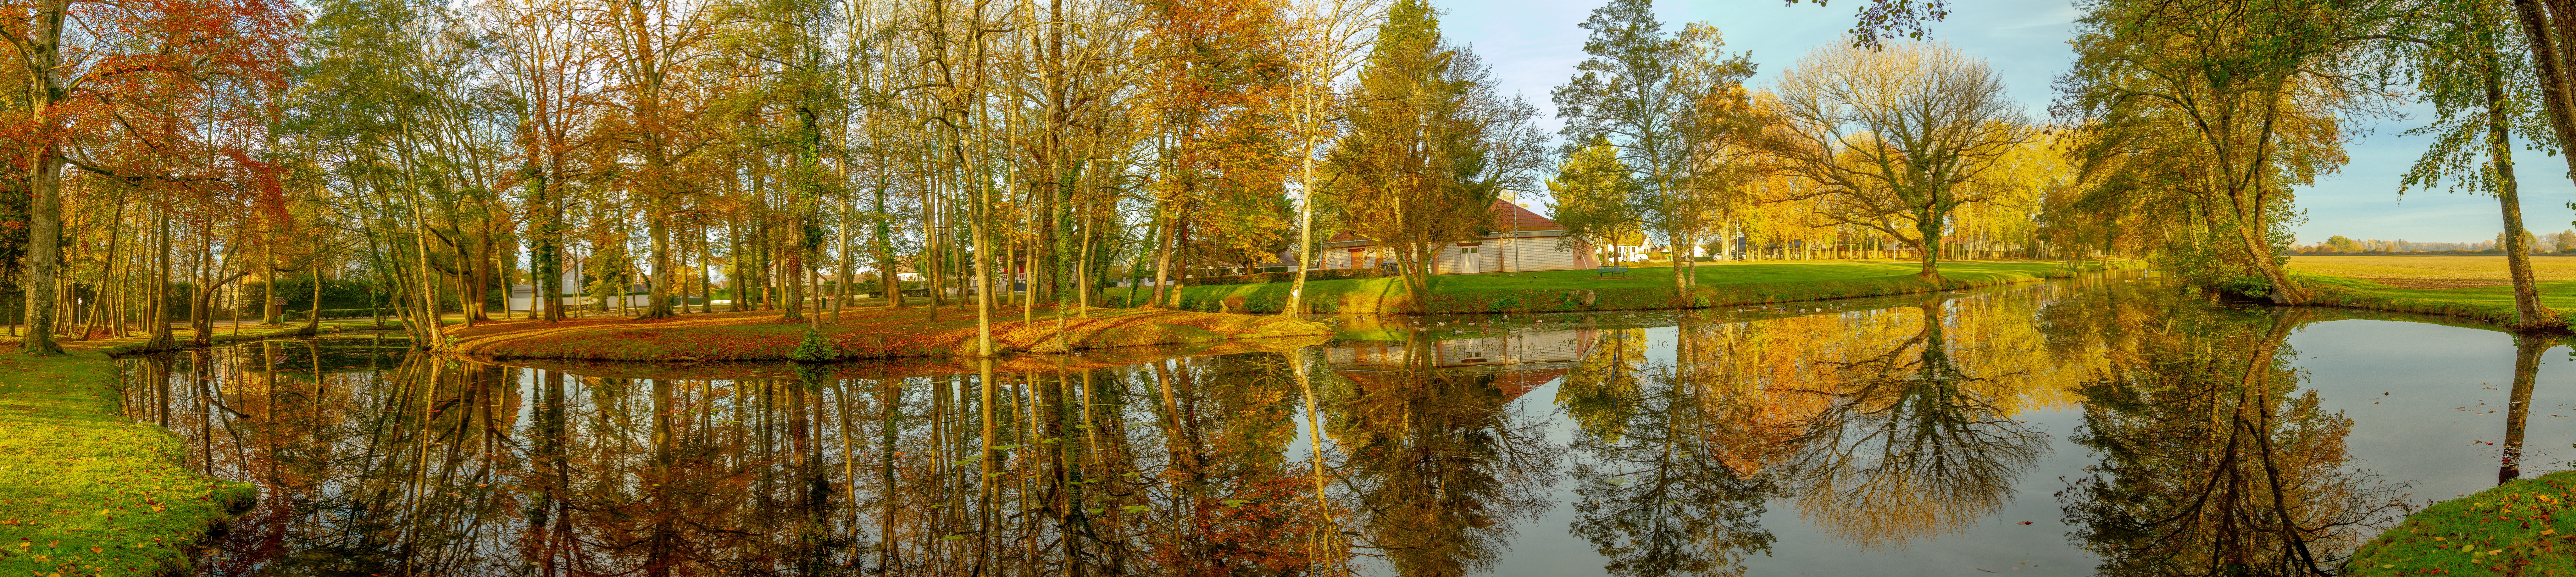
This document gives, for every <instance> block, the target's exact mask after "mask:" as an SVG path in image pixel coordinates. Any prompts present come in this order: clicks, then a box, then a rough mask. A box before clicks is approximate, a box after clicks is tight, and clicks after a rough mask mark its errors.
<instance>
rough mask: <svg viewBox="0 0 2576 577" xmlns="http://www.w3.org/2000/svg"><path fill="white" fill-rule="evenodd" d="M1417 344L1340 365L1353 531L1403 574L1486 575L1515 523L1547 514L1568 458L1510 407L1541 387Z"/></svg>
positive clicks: (1337, 432)
mask: <svg viewBox="0 0 2576 577" xmlns="http://www.w3.org/2000/svg"><path fill="white" fill-rule="evenodd" d="M1410 336H1411V338H1410V339H1408V341H1407V342H1408V343H1409V344H1401V345H1384V346H1376V347H1361V350H1359V351H1355V352H1353V353H1352V354H1351V355H1350V359H1349V360H1348V361H1347V362H1341V363H1336V364H1335V365H1334V371H1333V373H1335V374H1336V376H1338V377H1340V378H1341V380H1342V381H1343V382H1344V383H1346V384H1345V385H1344V386H1346V387H1347V388H1346V389H1345V390H1344V394H1343V398H1344V400H1342V401H1341V402H1339V403H1334V404H1333V405H1332V406H1331V407H1328V409H1327V411H1328V414H1329V415H1331V423H1330V424H1329V425H1328V427H1330V429H1329V434H1330V435H1332V437H1333V442H1334V444H1336V445H1338V446H1341V447H1344V448H1345V449H1346V450H1347V451H1348V457H1347V459H1346V462H1345V463H1344V464H1343V465H1342V466H1341V467H1340V468H1339V474H1340V475H1341V479H1342V481H1343V484H1344V490H1345V491H1346V492H1347V493H1348V494H1349V495H1350V497H1349V498H1350V499H1351V501H1352V504H1353V506H1352V508H1353V514H1352V516H1351V518H1350V520H1349V522H1350V524H1351V525H1353V526H1354V530H1355V531H1356V532H1357V533H1358V535H1359V537H1360V539H1361V540H1362V543H1363V544H1364V546H1365V548H1366V549H1367V550H1369V551H1370V554H1373V555H1380V556H1383V560H1384V562H1385V563H1386V564H1387V565H1389V566H1391V567H1392V569H1393V570H1394V571H1395V572H1396V573H1398V574H1401V575H1408V576H1431V577H1442V576H1453V575H1468V574H1472V573H1477V572H1481V571H1484V570H1486V569H1490V568H1492V566H1493V564H1494V562H1495V560H1497V559H1498V558H1500V557H1501V555H1502V553H1503V552H1504V551H1507V550H1508V549H1509V548H1510V540H1511V538H1512V536H1513V530H1512V524H1513V522H1515V521H1517V520H1521V519H1528V518H1534V516H1535V515H1537V514H1538V513H1540V512H1543V511H1545V510H1546V509H1547V507H1548V505H1549V501H1548V500H1547V497H1548V495H1547V494H1546V489H1547V488H1548V487H1549V486H1550V485H1551V484H1552V483H1553V482H1554V480H1555V474H1556V469H1557V459H1558V458H1559V455H1560V454H1561V453H1562V452H1563V449H1562V448H1560V447H1557V446H1555V445H1554V444H1552V443H1549V442H1548V441H1547V440H1546V439H1545V438H1544V435H1543V432H1542V431H1541V430H1540V429H1539V425H1540V424H1541V422H1540V421H1539V420H1537V419H1533V418H1529V417H1527V416H1524V415H1520V414H1517V413H1516V412H1515V411H1512V410H1510V407H1509V404H1510V402H1511V401H1512V400H1513V399H1514V398H1516V397H1518V396H1520V395H1521V394H1522V393H1524V392H1526V391H1527V390H1528V389H1529V388H1531V387H1533V386H1535V385H1537V384H1540V383H1539V382H1535V381H1538V380H1540V379H1531V378H1529V375H1524V374H1518V373H1515V372H1511V371H1500V370H1486V369H1484V368H1482V367H1466V366H1443V365H1453V364H1457V363H1447V362H1443V361H1444V360H1446V357H1448V356H1455V355H1457V354H1467V353H1454V352H1450V353H1451V354H1444V352H1445V351H1444V349H1443V348H1442V347H1441V346H1439V345H1438V344H1436V343H1433V341H1432V340H1431V339H1430V338H1429V337H1428V336H1427V335H1425V334H1423V333H1422V331H1421V330H1420V329H1416V330H1415V331H1414V334H1412V335H1410ZM1484 352H1485V351H1478V353H1484ZM1472 358H1475V359H1478V360H1479V361H1480V362H1481V360H1482V359H1483V358H1484V357H1483V356H1481V355H1480V356H1476V357H1472Z"/></svg>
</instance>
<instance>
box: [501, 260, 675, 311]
mask: <svg viewBox="0 0 2576 577" xmlns="http://www.w3.org/2000/svg"><path fill="white" fill-rule="evenodd" d="M565 268H566V270H564V272H563V276H562V278H561V279H560V283H561V284H559V285H557V286H556V288H555V293H556V294H560V295H563V306H564V309H565V310H573V309H577V308H580V307H586V306H591V302H590V296H589V295H588V294H586V293H587V291H589V290H590V288H589V287H586V286H583V285H582V282H581V265H580V264H579V263H572V266H569V267H565ZM645 290H650V289H649V288H647V287H646V285H640V284H639V285H633V286H629V287H627V291H628V292H639V291H645ZM536 302H537V285H532V284H514V285H510V295H509V296H508V297H505V298H503V299H501V303H502V306H505V307H508V308H509V310H510V312H517V311H524V310H530V309H532V308H534V307H535V306H536V304H535V303H536ZM651 304H653V295H626V306H627V307H629V308H634V307H643V306H647V305H651ZM608 306H609V307H610V308H615V307H616V306H617V302H616V301H613V300H612V301H609V303H608Z"/></svg>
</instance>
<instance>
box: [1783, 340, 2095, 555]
mask: <svg viewBox="0 0 2576 577" xmlns="http://www.w3.org/2000/svg"><path fill="white" fill-rule="evenodd" d="M1953 304H1954V303H1952V302H1951V299H1948V298H1943V297H1939V296H1933V297H1927V298H1925V299H1923V300H1922V301H1920V302H1918V303H1916V304H1915V305H1914V307H1913V308H1914V309H1915V312H1916V315H1917V316H1916V322H1915V325H1916V326H1917V327H1918V328H1917V329H1916V330H1915V331H1914V334H1913V335H1912V336H1910V337H1907V338H1904V339H1902V340H1895V341H1894V342H1895V343H1896V344H1895V346H1892V347H1888V348H1887V349H1886V350H1884V351H1883V352H1879V353H1877V354H1874V355H1868V356H1864V357H1861V358H1859V359H1857V360H1850V361H1826V362H1823V363H1820V364H1821V365H1822V366H1820V367H1819V369H1820V370H1821V372H1823V373H1824V374H1823V376H1822V377H1821V378H1819V379H1817V384H1818V385H1823V388H1815V389H1806V391H1807V392H1810V393H1813V394H1817V395H1822V396H1825V397H1827V398H1828V399H1829V400H1827V401H1825V405H1824V408H1823V409H1822V410H1820V411H1817V412H1816V413H1814V414H1813V415H1812V416H1811V417H1809V418H1808V419H1807V420H1806V421H1804V422H1801V423H1799V425H1800V428H1802V429H1804V430H1805V434H1803V435H1801V436H1799V437H1797V438H1795V439H1791V440H1790V441H1789V443H1790V444H1791V445H1793V446H1794V447H1795V451H1794V453H1792V455H1791V456H1790V457H1789V458H1788V460H1787V461H1786V462H1785V463H1784V464H1785V466H1784V467H1782V470H1781V473H1780V474H1781V476H1782V478H1783V483H1785V484H1787V485H1788V486H1790V487H1792V490H1793V491H1794V492H1796V493H1797V494H1798V510H1799V513H1800V514H1802V515H1804V516H1806V517H1807V518H1809V519H1814V520H1816V521H1817V522H1818V523H1819V524H1821V525H1822V526H1824V527H1825V528H1827V529H1828V530H1830V531H1832V532H1833V533H1834V534H1835V535H1837V536H1840V537H1842V538H1843V539H1844V540H1847V541H1850V542H1852V543H1855V544H1858V545H1860V546H1862V547H1863V548H1876V547H1897V548H1902V547H1904V546H1905V545H1906V544H1907V543H1909V542H1910V541H1912V540H1914V539H1918V538H1924V537H1930V536H1935V535H1941V534H1947V533H1952V532H1956V531H1959V530H1962V529H1965V528H1967V527H1969V526H1971V525H1974V524H1975V523H1976V521H1977V520H1978V519H1980V518H1982V517H1984V516H1986V515H1987V514H1990V513H1993V512H1994V511H1996V510H1997V509H2001V508H2002V507H2003V506H2004V504H2005V503H2006V502H2007V501H2008V500H2009V499H2010V498H2011V496H2012V486H2013V483H2014V482H2015V481H2018V480H2020V478H2021V473H2022V471H2024V470H2027V469H2029V468H2030V466H2031V464H2032V463H2034V462H2037V461H2038V460H2039V457H2040V455H2041V454H2042V453H2043V452H2044V451H2045V450H2046V449H2047V445H2046V444H2045V437H2044V436H2043V435H2042V434H2041V433H2039V432H2036V431H2033V430H2031V429H2029V428H2027V427H2024V426H2022V424H2021V422H2020V421H2017V420H2014V418H2013V412H2014V411H2013V409H2012V407H2013V406H2014V405H2016V404H2017V403H2015V402H2014V401H2015V399H2016V398H2017V397H2019V396H2020V394H2021V393H2022V392H2023V391H2024V389H2025V387H2026V386H2029V385H2033V384H2034V383H2032V382H2031V381H2030V380H2028V379H2023V378H2022V377H2027V376H2030V375H2032V374H2034V372H2041V371H2044V370H2045V367H2044V366H2020V365H2010V364H1997V363H1994V362H1992V361H1994V360H1997V359H1995V358H1994V357H1993V356H1990V355H1972V356H1970V357H1968V358H1970V359H1973V360H1975V361H1979V362H1977V363H1976V364H1974V365H1968V366H1963V363H1961V362H1959V359H1958V358H1957V357H1954V356H1952V353H1951V349H1952V347H1954V346H1958V345H1957V344H1954V343H1953V342H1952V341H1951V339H1950V338H1947V337H1945V335H1944V331H1945V329H1951V328H1952V327H1953V325H1958V324H1964V325H1967V327H1977V328H1988V329H1991V328H1994V327H1993V325H1994V324H1995V323H1992V322H1981V321H1991V320H1993V319H1965V318H1962V317H1967V316H1976V315H1984V314H2010V313H2009V312H2007V311H1990V310H1975V311H1971V312H1966V313H1961V312H1958V311H1954V310H1952V309H1953V308H1954V307H1953V306H1952V305H1953ZM1966 304H1977V303H1966ZM2014 304H2018V303H2014ZM2011 309H2016V310H2027V309H2022V308H2021V307H2011ZM1963 328H1964V327H1963ZM1971 330H1973V329H1971ZM1975 337H1989V338H1975ZM1961 340H1964V341H1968V342H1969V343H1979V344H1988V345H1991V344H1993V343H1994V342H1995V341H1996V339H1994V338H1991V337H1990V336H1989V335H1974V336H1972V337H1971V338H1963V339H1961ZM1980 352H1985V351H1980ZM2049 384H2053V383H2049Z"/></svg>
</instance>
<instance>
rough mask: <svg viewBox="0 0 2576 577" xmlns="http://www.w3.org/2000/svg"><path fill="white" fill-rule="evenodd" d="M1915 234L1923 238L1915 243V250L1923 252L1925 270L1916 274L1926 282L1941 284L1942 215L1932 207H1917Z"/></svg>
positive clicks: (1915, 212) (1915, 274)
mask: <svg viewBox="0 0 2576 577" xmlns="http://www.w3.org/2000/svg"><path fill="white" fill-rule="evenodd" d="M1914 234H1915V235H1916V237H1917V238H1919V239H1920V240H1921V242H1917V243H1915V244H1916V245H1917V246H1916V247H1915V248H1916V249H1917V250H1916V251H1915V252H1916V253H1919V254H1921V255H1922V257H1923V259H1922V260H1923V270H1921V271H1917V272H1915V273H1914V276H1916V277H1918V278H1921V279H1923V280H1924V281H1925V282H1930V283H1932V284H1936V285H1937V284H1941V282H1942V279H1941V269H1940V267H1939V266H1938V265H1940V264H1941V263H1940V261H1941V219H1940V215H1938V214H1935V213H1933V211H1932V209H1931V208H1929V207H1925V208H1918V209H1916V210H1915V211H1914Z"/></svg>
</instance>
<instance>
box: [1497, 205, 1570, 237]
mask: <svg viewBox="0 0 2576 577" xmlns="http://www.w3.org/2000/svg"><path fill="white" fill-rule="evenodd" d="M1494 230H1500V231H1514V230H1518V231H1531V230H1565V225H1562V224H1557V223H1556V221H1553V220H1548V219H1547V217H1544V216H1539V215H1538V213H1535V212H1530V209H1526V208H1521V205H1517V204H1512V203H1511V202H1510V201H1503V200H1496V201H1494Z"/></svg>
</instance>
